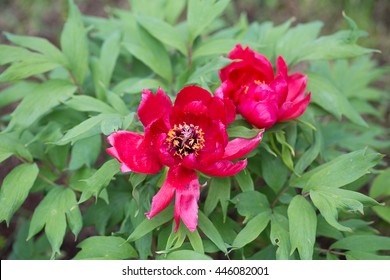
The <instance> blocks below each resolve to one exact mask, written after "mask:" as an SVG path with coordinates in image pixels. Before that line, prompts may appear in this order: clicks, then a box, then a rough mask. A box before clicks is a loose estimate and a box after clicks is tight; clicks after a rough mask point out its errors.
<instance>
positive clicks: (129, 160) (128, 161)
mask: <svg viewBox="0 0 390 280" xmlns="http://www.w3.org/2000/svg"><path fill="white" fill-rule="evenodd" d="M107 140H108V143H110V145H112V147H111V148H108V149H107V150H106V151H107V153H108V154H110V155H111V156H113V157H115V158H116V159H117V160H118V161H119V162H121V163H122V167H121V170H122V171H124V172H127V171H134V172H139V173H145V174H154V173H157V172H158V171H159V170H160V169H161V167H162V165H161V163H160V161H159V158H158V156H157V153H156V151H155V150H154V149H153V148H152V147H151V146H150V145H146V144H145V141H144V136H143V135H141V134H137V133H134V132H130V131H118V132H115V133H113V134H111V135H110V136H109V137H108V138H107Z"/></svg>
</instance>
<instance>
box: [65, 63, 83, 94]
mask: <svg viewBox="0 0 390 280" xmlns="http://www.w3.org/2000/svg"><path fill="white" fill-rule="evenodd" d="M66 70H67V71H68V73H69V76H70V78H71V79H72V82H73V84H74V85H75V86H76V87H77V92H78V93H79V95H83V91H82V90H81V87H80V85H79V83H78V82H77V80H76V78H75V76H74V75H73V73H72V71H70V69H68V68H66Z"/></svg>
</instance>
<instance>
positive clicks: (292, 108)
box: [278, 93, 311, 122]
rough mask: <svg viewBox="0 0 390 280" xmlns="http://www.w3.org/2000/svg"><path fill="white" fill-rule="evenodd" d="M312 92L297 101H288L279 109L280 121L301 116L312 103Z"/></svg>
mask: <svg viewBox="0 0 390 280" xmlns="http://www.w3.org/2000/svg"><path fill="white" fill-rule="evenodd" d="M310 97H311V93H309V94H308V95H306V97H305V98H303V99H302V100H299V101H296V102H286V103H284V104H283V106H282V107H281V108H280V109H279V115H278V122H279V121H288V120H293V119H296V118H298V117H300V116H301V115H302V114H303V113H304V112H305V110H306V108H307V106H308V105H309V103H310Z"/></svg>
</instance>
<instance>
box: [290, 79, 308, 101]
mask: <svg viewBox="0 0 390 280" xmlns="http://www.w3.org/2000/svg"><path fill="white" fill-rule="evenodd" d="M306 84H307V77H306V76H305V75H302V74H300V73H295V74H293V75H291V76H289V77H288V95H287V98H286V100H287V101H292V102H293V101H294V100H295V99H297V98H299V97H300V96H303V95H304V94H305V91H306Z"/></svg>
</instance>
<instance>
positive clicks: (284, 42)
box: [276, 21, 323, 64]
mask: <svg viewBox="0 0 390 280" xmlns="http://www.w3.org/2000/svg"><path fill="white" fill-rule="evenodd" d="M322 26H323V24H322V22H319V21H313V22H310V23H305V24H298V25H297V26H295V27H293V28H290V29H289V30H288V31H287V32H286V33H285V34H284V36H283V37H282V38H281V39H280V40H279V41H278V43H277V46H276V54H277V55H281V56H283V58H284V59H285V61H286V63H287V64H294V63H297V62H298V61H299V57H300V56H301V54H302V52H301V50H302V48H303V46H305V45H307V44H309V43H311V42H312V41H313V40H314V39H315V38H316V37H317V36H318V34H319V32H320V30H321V28H322Z"/></svg>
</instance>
